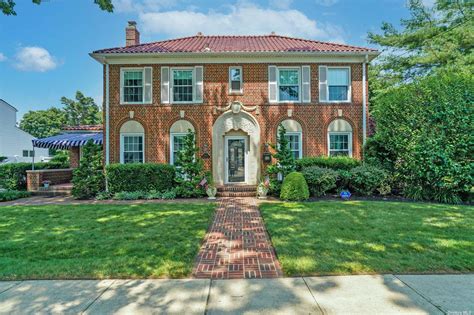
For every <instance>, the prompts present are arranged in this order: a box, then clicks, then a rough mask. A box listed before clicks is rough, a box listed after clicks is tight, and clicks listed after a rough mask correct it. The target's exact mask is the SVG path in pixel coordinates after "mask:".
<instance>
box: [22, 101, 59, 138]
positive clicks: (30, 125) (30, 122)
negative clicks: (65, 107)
mask: <svg viewBox="0 0 474 315" xmlns="http://www.w3.org/2000/svg"><path fill="white" fill-rule="evenodd" d="M65 123H66V116H65V113H64V112H63V111H62V110H61V109H59V108H56V107H51V108H49V109H45V110H30V111H29V112H27V113H26V114H25V115H23V118H22V119H21V122H20V128H21V129H22V130H24V131H26V132H28V133H29V134H31V135H33V136H35V137H36V138H46V137H50V136H54V135H57V134H59V133H60V131H61V129H62V127H63V126H64V124H65Z"/></svg>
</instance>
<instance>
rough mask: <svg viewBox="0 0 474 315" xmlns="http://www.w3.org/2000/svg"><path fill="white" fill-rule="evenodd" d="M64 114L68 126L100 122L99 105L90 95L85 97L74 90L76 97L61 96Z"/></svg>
mask: <svg viewBox="0 0 474 315" xmlns="http://www.w3.org/2000/svg"><path fill="white" fill-rule="evenodd" d="M61 103H62V104H63V105H64V109H63V110H64V114H65V115H66V124H67V125H69V126H78V125H95V124H99V123H101V122H102V118H101V114H100V109H99V106H97V104H96V103H95V102H94V99H93V98H92V97H87V96H84V94H82V92H80V91H77V92H76V99H75V100H72V99H69V98H67V97H65V96H63V97H62V98H61Z"/></svg>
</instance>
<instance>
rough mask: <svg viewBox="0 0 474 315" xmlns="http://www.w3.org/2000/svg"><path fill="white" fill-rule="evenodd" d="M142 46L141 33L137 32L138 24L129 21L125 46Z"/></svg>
mask: <svg viewBox="0 0 474 315" xmlns="http://www.w3.org/2000/svg"><path fill="white" fill-rule="evenodd" d="M138 44H140V32H139V31H138V30H137V22H135V21H128V26H127V27H126V28H125V46H133V45H138Z"/></svg>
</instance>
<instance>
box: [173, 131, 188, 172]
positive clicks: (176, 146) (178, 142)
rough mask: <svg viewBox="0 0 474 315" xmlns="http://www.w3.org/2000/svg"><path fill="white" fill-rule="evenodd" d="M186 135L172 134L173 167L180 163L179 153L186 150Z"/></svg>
mask: <svg viewBox="0 0 474 315" xmlns="http://www.w3.org/2000/svg"><path fill="white" fill-rule="evenodd" d="M185 137H186V134H185V133H172V134H171V156H170V159H171V161H170V162H171V165H175V164H176V162H177V161H178V153H179V152H181V151H182V150H183V149H184V138H185Z"/></svg>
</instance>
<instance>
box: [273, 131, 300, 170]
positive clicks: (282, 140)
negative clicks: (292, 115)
mask: <svg viewBox="0 0 474 315" xmlns="http://www.w3.org/2000/svg"><path fill="white" fill-rule="evenodd" d="M277 141H278V144H277V145H276V146H275V145H272V148H273V149H274V150H275V153H274V154H273V158H275V159H276V160H277V161H278V164H277V165H276V167H277V170H278V172H279V173H281V174H282V175H283V177H285V176H286V175H288V174H289V173H291V172H294V171H296V163H295V158H294V157H293V154H292V153H291V150H290V143H289V141H288V138H287V137H286V129H285V127H283V126H282V125H280V126H279V127H278V140H277Z"/></svg>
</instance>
